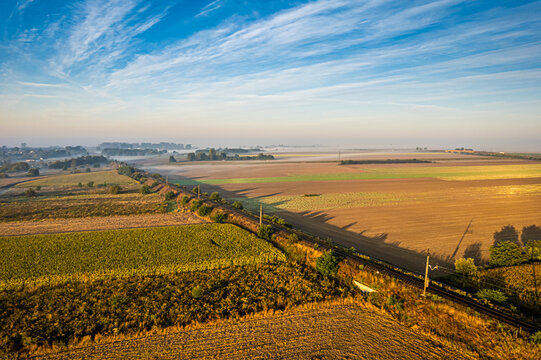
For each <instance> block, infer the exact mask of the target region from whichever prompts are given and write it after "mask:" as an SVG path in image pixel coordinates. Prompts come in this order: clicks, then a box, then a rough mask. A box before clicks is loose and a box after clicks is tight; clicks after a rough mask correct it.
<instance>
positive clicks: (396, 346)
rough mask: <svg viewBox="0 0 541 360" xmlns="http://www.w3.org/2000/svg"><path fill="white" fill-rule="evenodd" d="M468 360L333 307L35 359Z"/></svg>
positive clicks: (379, 320)
mask: <svg viewBox="0 0 541 360" xmlns="http://www.w3.org/2000/svg"><path fill="white" fill-rule="evenodd" d="M126 358H129V359H250V360H252V359H449V358H453V359H468V358H469V357H466V356H464V355H460V354H457V353H456V352H455V351H453V350H452V349H450V348H448V347H446V346H443V345H442V344H439V343H436V342H434V341H431V340H430V339H428V338H426V337H424V336H423V335H421V334H419V333H418V332H416V331H414V330H412V329H410V328H407V327H404V326H402V325H400V324H398V323H396V322H394V321H393V320H391V319H389V318H387V317H384V316H383V315H380V314H377V313H374V312H371V311H368V310H364V309H361V308H360V307H358V306H356V305H332V306H324V307H321V308H317V309H311V310H303V311H300V312H290V313H285V314H279V315H274V316H267V317H262V318H252V319H244V320H240V321H236V322H232V323H223V324H216V325H206V326H203V327H200V328H194V329H188V330H184V331H180V332H177V333H170V334H166V335H151V336H147V337H142V338H138V339H131V340H121V341H116V342H112V343H104V344H100V345H95V346H88V347H84V348H80V349H76V350H72V351H67V352H63V353H59V354H51V355H48V356H42V357H38V359H51V360H52V359H126Z"/></svg>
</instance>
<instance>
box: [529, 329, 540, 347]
mask: <svg viewBox="0 0 541 360" xmlns="http://www.w3.org/2000/svg"><path fill="white" fill-rule="evenodd" d="M530 340H531V341H532V342H533V343H534V344H541V331H537V332H536V333H535V334H532V336H530Z"/></svg>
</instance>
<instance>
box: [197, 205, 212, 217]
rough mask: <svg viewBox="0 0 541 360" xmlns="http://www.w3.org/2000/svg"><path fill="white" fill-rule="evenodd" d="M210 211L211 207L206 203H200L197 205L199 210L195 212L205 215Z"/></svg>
mask: <svg viewBox="0 0 541 360" xmlns="http://www.w3.org/2000/svg"><path fill="white" fill-rule="evenodd" d="M211 211H212V208H211V207H210V206H208V205H205V204H203V205H201V206H200V207H199V210H197V213H198V214H199V216H207V215H208V214H210V213H211Z"/></svg>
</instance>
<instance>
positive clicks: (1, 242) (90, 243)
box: [0, 224, 285, 288]
mask: <svg viewBox="0 0 541 360" xmlns="http://www.w3.org/2000/svg"><path fill="white" fill-rule="evenodd" d="M0 257H1V261H0V287H2V288H6V287H11V286H18V285H21V284H35V285H39V284H49V283H59V282H62V281H65V280H69V279H79V280H81V279H82V280H86V279H89V280H90V279H95V278H102V277H108V276H113V277H119V276H120V277H122V276H130V275H141V274H166V273H172V272H186V271H196V270H206V269H213V268H222V267H228V266H232V265H249V264H259V263H265V262H271V261H278V260H283V259H285V257H284V255H283V254H282V253H281V252H279V251H278V250H277V249H275V248H274V247H273V246H272V245H271V244H269V243H268V242H266V241H264V240H261V239H258V238H257V237H255V236H254V235H253V234H250V233H248V232H247V231H245V230H242V229H240V228H238V227H236V226H234V225H231V224H202V225H189V226H175V227H163V228H145V229H128V230H111V231H96V232H80V233H64V234H49V235H31V236H18V237H3V238H0Z"/></svg>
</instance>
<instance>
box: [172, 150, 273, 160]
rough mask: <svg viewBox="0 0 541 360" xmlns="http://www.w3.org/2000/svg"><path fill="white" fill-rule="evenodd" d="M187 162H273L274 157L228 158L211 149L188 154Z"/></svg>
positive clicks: (223, 153)
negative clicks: (206, 151)
mask: <svg viewBox="0 0 541 360" xmlns="http://www.w3.org/2000/svg"><path fill="white" fill-rule="evenodd" d="M186 156H187V159H188V161H208V160H274V156H272V155H270V154H268V155H266V154H263V153H259V154H258V155H254V156H241V155H239V154H235V155H234V156H228V155H227V152H226V151H221V152H217V151H216V149H214V148H211V149H209V152H208V154H207V153H205V152H203V151H197V152H195V153H188V154H187V155H186ZM169 162H173V161H171V157H170V158H169Z"/></svg>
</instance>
